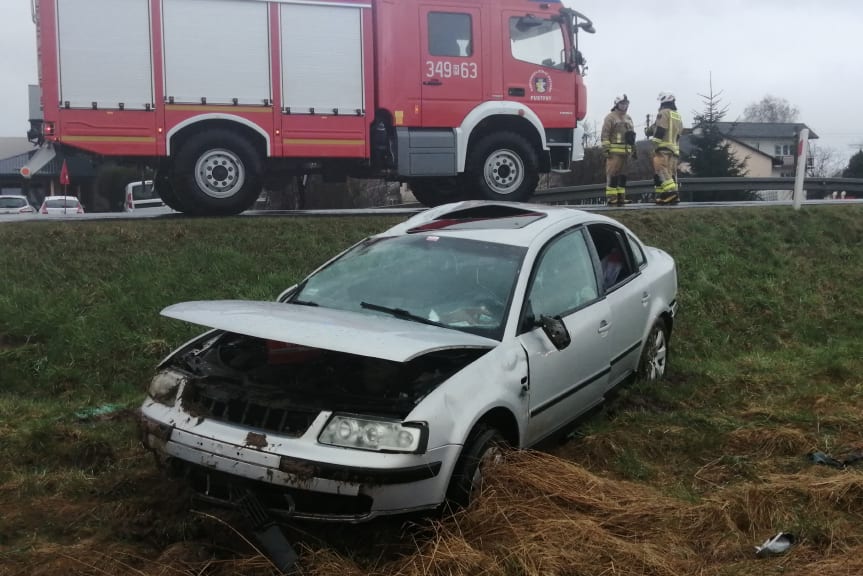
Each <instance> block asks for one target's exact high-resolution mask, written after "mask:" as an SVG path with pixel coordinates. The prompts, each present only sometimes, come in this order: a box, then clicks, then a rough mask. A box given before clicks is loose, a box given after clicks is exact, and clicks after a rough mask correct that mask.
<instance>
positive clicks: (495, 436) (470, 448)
mask: <svg viewBox="0 0 863 576" xmlns="http://www.w3.org/2000/svg"><path fill="white" fill-rule="evenodd" d="M505 444H506V442H505V441H504V439H503V436H501V434H500V432H498V431H497V430H496V429H494V428H491V427H489V426H486V425H484V424H480V425H478V426H477V427H476V428H474V430H473V431H472V432H471V433H470V435H469V436H468V439H467V441H466V442H465V444H464V448H463V449H462V452H461V455H459V458H458V462H456V465H455V469H454V470H453V474H452V478H451V479H450V483H449V489H448V490H447V501H448V502H449V503H450V504H452V505H454V506H456V507H465V506H467V505H468V504H470V502H471V501H472V500H474V499H475V498H476V497H477V496H478V495H479V494H480V492H482V486H483V475H484V474H488V471H489V469H491V468H492V467H493V466H494V465H495V464H499V463H500V462H501V460H502V459H503V448H504V446H505Z"/></svg>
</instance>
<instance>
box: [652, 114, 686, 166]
mask: <svg viewBox="0 0 863 576" xmlns="http://www.w3.org/2000/svg"><path fill="white" fill-rule="evenodd" d="M645 132H646V133H647V135H648V136H650V141H651V142H653V145H654V148H655V149H656V150H668V151H669V152H671V153H672V154H674V155H675V156H680V144H679V142H680V133H681V132H683V120H681V119H680V114H678V113H677V111H675V110H672V109H670V108H661V109H660V110H659V113H658V114H657V115H656V121H655V122H654V123H653V126H650V127H649V128H647V129H646V130H645Z"/></svg>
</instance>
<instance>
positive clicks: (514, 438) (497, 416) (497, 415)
mask: <svg viewBox="0 0 863 576" xmlns="http://www.w3.org/2000/svg"><path fill="white" fill-rule="evenodd" d="M481 425H486V426H488V427H491V428H494V429H495V430H497V431H498V432H500V435H501V436H503V438H504V440H506V442H507V444H509V445H510V446H515V447H518V446H520V445H521V436H520V431H519V427H518V420H517V419H516V417H515V415H514V414H513V413H512V412H511V411H510V410H509V409H507V408H503V407H500V406H498V407H496V408H492V409H491V410H489V411H488V412H486V413H485V414H483V416H482V417H481V418H480V419H479V420H477V421H476V422H475V423H474V425H473V426H472V427H471V429H470V430H469V431H468V436H470V434H472V433H473V431H474V430H476V428H477V427H478V426H481Z"/></svg>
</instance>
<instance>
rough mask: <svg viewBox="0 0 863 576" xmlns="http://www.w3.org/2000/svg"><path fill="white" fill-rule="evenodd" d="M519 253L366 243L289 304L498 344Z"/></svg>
mask: <svg viewBox="0 0 863 576" xmlns="http://www.w3.org/2000/svg"><path fill="white" fill-rule="evenodd" d="M525 252H526V250H525V248H522V247H517V246H509V245H505V244H496V243H492V242H480V241H476V240H466V239H462V238H451V237H445V236H437V235H434V234H416V235H410V236H393V237H386V238H382V237H379V238H370V239H368V240H366V241H364V242H362V243H360V244H358V245H357V246H355V247H354V248H352V249H351V250H350V251H348V252H346V253H345V254H343V255H342V256H341V257H339V258H338V259H337V260H336V261H334V262H332V263H330V264H329V265H328V266H327V267H326V268H324V269H322V270H320V271H319V272H317V273H316V274H314V275H312V276H310V277H309V278H307V279H306V280H305V281H304V282H303V283H302V284H301V286H300V288H299V290H297V292H296V293H295V294H294V296H293V297H292V298H291V299H290V300H289V302H299V303H307V304H308V303H313V304H314V305H317V306H321V307H326V308H336V309H339V310H351V311H356V312H362V313H364V314H386V312H384V311H383V310H380V308H389V309H391V311H392V312H393V314H391V315H397V314H400V315H401V316H406V315H407V314H410V315H411V316H414V317H415V319H420V320H423V321H428V322H432V323H436V324H441V325H443V326H446V327H449V328H455V329H457V330H463V331H465V332H471V333H474V334H479V335H481V336H487V337H489V338H495V339H500V337H502V334H503V329H504V324H505V321H506V318H507V316H508V311H509V307H510V302H511V300H512V293H513V291H514V289H515V283H516V281H517V280H518V275H519V271H520V270H521V262H522V260H523V258H524V253H525ZM363 303H365V305H364V304H363ZM369 305H373V306H374V307H375V308H378V310H373V309H371V308H370V307H369ZM399 311H401V312H399Z"/></svg>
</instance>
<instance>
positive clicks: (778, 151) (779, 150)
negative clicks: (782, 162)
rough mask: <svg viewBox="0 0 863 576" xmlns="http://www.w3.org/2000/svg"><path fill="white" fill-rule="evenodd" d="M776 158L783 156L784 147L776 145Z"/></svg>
mask: <svg viewBox="0 0 863 576" xmlns="http://www.w3.org/2000/svg"><path fill="white" fill-rule="evenodd" d="M776 156H782V146H780V145H779V144H777V145H776Z"/></svg>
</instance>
